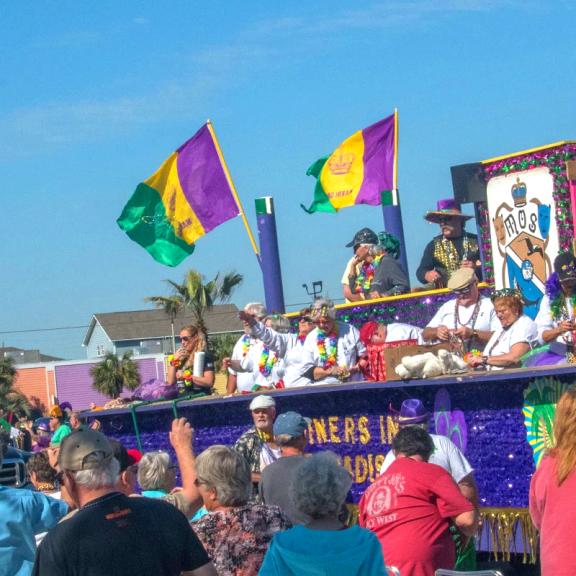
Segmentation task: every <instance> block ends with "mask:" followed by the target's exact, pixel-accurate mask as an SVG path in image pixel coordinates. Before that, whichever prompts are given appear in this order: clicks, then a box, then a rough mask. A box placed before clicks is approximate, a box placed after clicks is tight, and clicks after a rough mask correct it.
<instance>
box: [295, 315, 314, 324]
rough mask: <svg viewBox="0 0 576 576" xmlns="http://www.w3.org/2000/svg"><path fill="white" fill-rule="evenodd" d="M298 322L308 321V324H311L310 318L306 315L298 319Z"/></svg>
mask: <svg viewBox="0 0 576 576" xmlns="http://www.w3.org/2000/svg"><path fill="white" fill-rule="evenodd" d="M298 322H308V324H312V318H308V316H304V317H302V318H300V320H298Z"/></svg>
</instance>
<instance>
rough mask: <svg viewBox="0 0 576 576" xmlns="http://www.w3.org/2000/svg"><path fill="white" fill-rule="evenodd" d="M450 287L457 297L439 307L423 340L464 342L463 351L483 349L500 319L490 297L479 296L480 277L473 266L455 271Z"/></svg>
mask: <svg viewBox="0 0 576 576" xmlns="http://www.w3.org/2000/svg"><path fill="white" fill-rule="evenodd" d="M448 288H449V289H450V290H452V292H454V294H455V296H456V297H455V298H453V299H452V300H448V302H445V303H444V304H442V306H440V308H439V309H438V311H437V312H436V314H435V315H434V317H433V318H432V320H430V322H428V325H427V326H426V328H424V331H423V332H422V338H423V339H424V340H428V341H429V340H439V341H440V342H449V341H454V340H456V341H461V342H462V345H463V348H464V350H463V351H464V352H470V351H471V350H474V349H477V350H482V349H483V348H484V346H485V345H486V343H487V342H488V340H490V337H491V336H492V333H493V332H494V330H496V329H498V327H499V321H498V318H497V316H496V312H495V311H494V306H492V302H491V300H490V298H487V297H485V296H480V291H479V290H478V279H477V278H476V274H475V273H474V270H473V269H472V268H460V270H457V271H456V272H454V274H452V276H451V277H450V280H449V281H448Z"/></svg>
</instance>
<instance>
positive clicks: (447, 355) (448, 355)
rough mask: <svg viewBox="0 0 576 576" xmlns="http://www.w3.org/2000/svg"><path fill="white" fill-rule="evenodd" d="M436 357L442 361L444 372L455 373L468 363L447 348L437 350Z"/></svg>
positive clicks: (463, 368)
mask: <svg viewBox="0 0 576 576" xmlns="http://www.w3.org/2000/svg"><path fill="white" fill-rule="evenodd" d="M438 358H439V359H440V362H442V366H443V368H444V372H443V373H444V374H455V373H458V372H462V370H466V369H467V368H468V364H466V362H464V359H463V358H461V357H460V356H458V354H454V353H453V352H449V351H448V350H438Z"/></svg>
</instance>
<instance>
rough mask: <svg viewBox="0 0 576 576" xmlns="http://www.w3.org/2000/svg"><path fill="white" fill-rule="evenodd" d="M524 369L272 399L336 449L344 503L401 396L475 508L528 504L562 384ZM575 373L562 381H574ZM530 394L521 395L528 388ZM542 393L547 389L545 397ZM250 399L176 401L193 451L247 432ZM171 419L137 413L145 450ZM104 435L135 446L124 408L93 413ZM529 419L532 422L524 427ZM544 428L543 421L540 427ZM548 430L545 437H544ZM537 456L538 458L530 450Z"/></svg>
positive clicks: (163, 408)
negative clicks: (437, 437) (460, 476)
mask: <svg viewBox="0 0 576 576" xmlns="http://www.w3.org/2000/svg"><path fill="white" fill-rule="evenodd" d="M528 372H529V371H525V372H522V373H521V374H518V375H515V376H514V377H513V378H512V377H510V376H509V375H508V376H507V377H506V379H504V378H500V379H499V376H498V375H496V376H493V375H481V376H480V377H477V376H475V377H474V378H473V379H471V380H469V381H466V382H460V381H458V380H457V379H455V378H446V379H441V378H440V379H435V380H430V381H412V382H406V383H405V382H391V383H386V384H384V383H370V384H368V383H366V384H357V385H354V386H353V387H346V386H344V385H343V386H341V387H339V386H333V387H332V386H331V387H328V388H329V389H321V387H318V388H316V389H313V388H306V389H302V390H286V391H283V392H282V393H277V394H275V395H274V396H275V398H276V401H277V411H278V413H281V412H285V411H288V410H294V411H296V412H299V413H300V414H302V415H304V416H307V417H309V418H311V420H312V422H311V424H310V428H309V433H308V439H309V446H308V451H309V452H317V451H325V450H330V451H332V452H334V453H336V454H337V455H338V456H339V457H340V459H341V461H342V464H343V465H344V466H345V467H346V468H347V470H348V471H349V472H350V474H351V475H352V478H353V480H354V482H353V485H352V489H351V493H350V501H352V502H358V500H359V499H360V497H361V496H362V494H363V493H364V491H365V490H366V488H367V487H368V486H369V485H370V484H371V483H372V482H374V481H375V480H376V478H377V477H378V474H379V470H380V467H381V465H382V462H383V460H384V457H385V455H386V454H387V453H388V451H389V450H390V449H391V444H392V440H393V438H394V436H395V435H396V433H397V430H398V421H397V417H398V412H397V411H398V410H399V409H400V407H401V405H402V402H403V401H404V400H406V399H407V398H420V399H421V400H422V402H423V403H424V405H425V406H426V408H427V409H428V410H429V412H430V419H429V430H430V431H431V432H435V433H437V434H441V435H445V436H448V437H449V438H450V439H451V440H452V441H453V442H454V443H455V444H456V445H457V446H458V447H459V448H460V449H461V450H462V452H463V453H464V454H465V455H466V457H467V458H468V460H469V461H470V464H471V465H472V467H473V468H474V474H475V478H476V482H477V484H478V490H479V498H480V504H481V506H482V507H489V506H492V507H516V508H526V507H527V505H528V492H529V486H530V478H531V476H532V474H533V472H534V468H535V460H536V458H537V457H538V456H539V454H540V452H541V451H542V450H543V449H545V446H544V444H543V443H542V442H543V441H544V440H545V437H546V434H544V436H543V437H542V438H540V437H539V436H538V435H541V434H542V432H541V431H542V430H543V426H544V428H546V426H548V424H549V422H548V419H549V417H550V414H549V413H548V412H549V410H548V408H546V410H542V409H541V408H540V405H541V404H542V402H544V400H542V399H547V398H548V399H549V398H550V397H552V396H554V398H556V397H557V396H558V394H559V393H560V391H561V390H560V388H559V387H560V386H563V385H564V383H563V382H560V381H557V380H554V381H553V382H552V381H550V382H549V381H548V380H543V379H540V378H536V379H534V377H533V376H530V375H529V373H528ZM573 377H574V374H573V372H570V374H569V375H568V376H564V377H563V378H564V380H565V381H568V380H570V381H571V380H572V378H573ZM528 389H531V390H532V392H530V394H529V396H528V397H525V392H526V391H527V390H528ZM549 389H551V390H554V394H553V395H551V394H550V392H549V391H548V390H549ZM249 402H250V397H248V398H243V397H235V398H231V399H217V400H194V401H191V402H187V403H184V402H182V403H180V404H179V405H178V409H177V410H178V416H185V417H187V418H188V419H189V420H190V422H192V424H193V426H194V430H195V440H194V448H195V451H196V453H197V454H198V453H200V452H201V451H202V450H204V449H206V448H208V447H209V446H211V445H213V444H225V445H233V444H234V443H235V442H236V440H237V439H238V438H239V437H240V436H241V434H242V433H243V432H245V431H246V430H248V429H250V428H251V426H253V423H252V418H251V414H250V411H249V409H248V405H249ZM173 417H174V414H173V410H172V406H171V404H170V403H163V404H162V405H160V406H142V407H140V408H138V410H137V412H136V420H137V425H138V433H139V436H140V440H141V443H142V448H143V450H144V451H150V450H160V449H164V450H171V448H170V445H169V441H168V432H169V430H170V426H171V422H172V419H173ZM97 418H98V419H99V420H100V421H101V422H102V426H103V431H104V433H105V434H107V435H111V436H113V437H115V438H117V439H118V440H120V441H122V442H123V443H124V444H125V445H126V447H128V448H134V447H137V444H138V443H137V440H136V436H135V427H134V422H133V419H132V415H131V414H130V411H128V410H124V411H118V412H117V413H116V414H109V415H108V414H104V413H97ZM529 420H530V423H529V422H528V421H529ZM542 422H544V425H543V424H542ZM547 434H549V431H548V432H547ZM537 451H538V454H537Z"/></svg>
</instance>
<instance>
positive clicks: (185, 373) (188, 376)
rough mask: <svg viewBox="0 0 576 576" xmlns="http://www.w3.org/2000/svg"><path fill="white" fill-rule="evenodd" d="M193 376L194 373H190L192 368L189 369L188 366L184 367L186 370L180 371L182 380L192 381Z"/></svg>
mask: <svg viewBox="0 0 576 576" xmlns="http://www.w3.org/2000/svg"><path fill="white" fill-rule="evenodd" d="M193 378H194V374H193V373H192V370H190V368H186V370H184V371H183V372H182V380H184V382H187V383H188V382H193Z"/></svg>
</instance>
